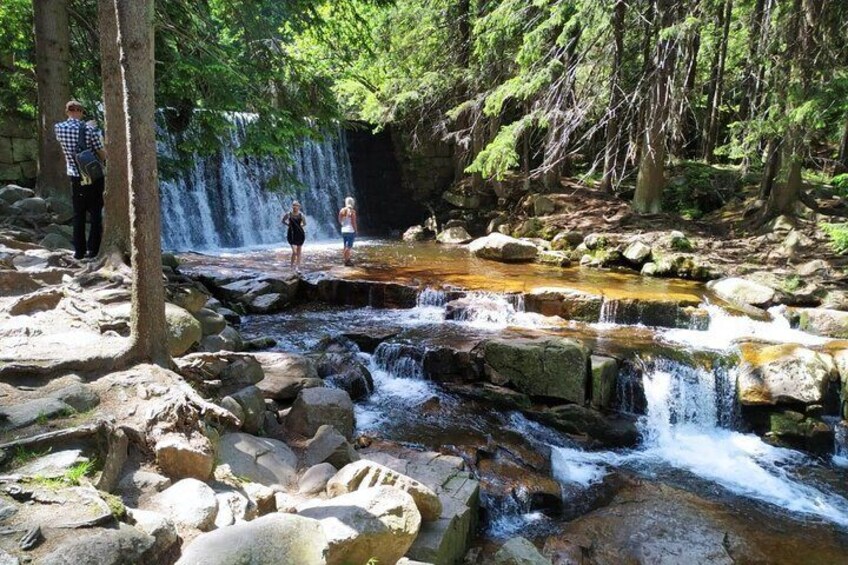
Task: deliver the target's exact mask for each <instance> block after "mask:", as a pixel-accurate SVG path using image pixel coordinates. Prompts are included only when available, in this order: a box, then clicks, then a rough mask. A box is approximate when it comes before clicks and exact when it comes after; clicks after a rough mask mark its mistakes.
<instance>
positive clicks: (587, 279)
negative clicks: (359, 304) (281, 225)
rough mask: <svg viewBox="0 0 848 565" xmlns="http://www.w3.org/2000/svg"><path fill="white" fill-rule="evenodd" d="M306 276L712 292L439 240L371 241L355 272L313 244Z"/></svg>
mask: <svg viewBox="0 0 848 565" xmlns="http://www.w3.org/2000/svg"><path fill="white" fill-rule="evenodd" d="M289 258H290V251H289V249H288V247H277V246H267V247H264V248H260V249H252V250H239V249H235V250H230V251H226V250H224V251H219V252H216V253H214V254H209V255H200V254H186V255H182V256H181V259H183V260H184V262H185V263H186V265H187V266H188V267H189V268H191V267H197V266H207V267H208V266H214V267H216V270H222V271H231V270H245V271H253V272H261V273H265V274H269V275H282V274H289V273H291V268H290V267H289ZM301 270H302V271H303V273H304V275H305V276H306V277H307V278H309V277H310V276H312V277H317V276H332V277H338V278H349V279H363V280H371V281H391V282H399V283H405V284H412V285H416V286H420V287H427V286H431V287H444V286H456V287H460V288H464V289H469V290H481V291H493V292H529V291H530V290H533V289H534V288H542V287H552V286H553V287H556V286H560V287H562V286H564V287H568V288H572V289H575V290H581V291H585V292H591V293H594V294H600V295H604V296H606V297H608V298H613V299H616V298H645V299H653V300H674V301H687V302H695V303H698V302H700V301H701V299H702V298H703V296H705V294H707V291H706V288H705V287H704V285H703V284H701V283H696V282H688V281H681V280H676V279H660V278H648V277H641V276H639V275H636V274H633V273H630V272H612V271H598V270H597V269H586V268H581V267H571V268H567V269H562V268H559V267H551V266H546V265H541V264H538V263H526V264H507V263H498V262H495V261H485V260H482V259H477V258H475V257H473V256H472V255H471V254H470V253H469V252H468V250H467V248H466V247H465V246H460V245H439V244H436V243H433V242H420V243H404V242H398V241H385V240H363V241H360V242H357V244H356V247H355V250H354V266H353V267H344V266H342V265H341V244H340V242H320V243H309V242H307V243H306V245H305V246H304V248H303V264H302V266H301Z"/></svg>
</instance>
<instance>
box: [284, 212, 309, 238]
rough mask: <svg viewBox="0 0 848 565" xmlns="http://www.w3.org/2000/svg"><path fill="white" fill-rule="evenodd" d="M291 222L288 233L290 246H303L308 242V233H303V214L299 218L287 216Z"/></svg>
mask: <svg viewBox="0 0 848 565" xmlns="http://www.w3.org/2000/svg"><path fill="white" fill-rule="evenodd" d="M286 215H287V216H288V220H289V230H288V232H287V233H286V240H287V241H288V242H289V245H303V242H304V241H305V240H306V233H305V232H304V231H303V214H299V215H297V216H295V215H293V214H286Z"/></svg>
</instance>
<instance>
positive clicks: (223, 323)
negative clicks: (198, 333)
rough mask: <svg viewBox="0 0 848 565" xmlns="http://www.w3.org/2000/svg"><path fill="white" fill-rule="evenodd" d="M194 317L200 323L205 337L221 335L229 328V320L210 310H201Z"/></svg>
mask: <svg viewBox="0 0 848 565" xmlns="http://www.w3.org/2000/svg"><path fill="white" fill-rule="evenodd" d="M194 317H195V318H197V321H198V322H200V328H201V330H202V332H203V336H204V337H205V336H207V335H215V334H219V333H221V332H222V331H224V328H226V327H227V320H225V319H224V317H223V316H222V315H221V314H219V313H218V312H215V311H214V310H210V309H209V308H201V309H200V310H198V311H197V312H195V313H194Z"/></svg>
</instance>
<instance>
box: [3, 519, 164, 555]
mask: <svg viewBox="0 0 848 565" xmlns="http://www.w3.org/2000/svg"><path fill="white" fill-rule="evenodd" d="M77 531H78V532H79V533H78V534H77V535H75V536H74V538H73V539H70V540H68V542H67V543H64V544H62V545H61V546H60V547H59V548H57V549H55V550H54V551H52V552H50V553H48V554H47V555H44V556H42V557H41V559H39V560H38V563H39V565H69V564H84V563H97V565H125V564H127V563H150V562H152V561H149V559H151V558H153V557H154V556H153V555H151V554H150V553H149V552H150V551H151V550H152V549H154V547H155V545H156V540H155V538H153V536H150V535H147V534H145V533H143V532H141V531H139V530H138V529H136V528H134V527H132V526H129V525H127V524H123V523H118V525H117V527H115V528H96V529H93V530H89V531H85V530H77ZM0 555H2V554H0ZM9 563H13V564H17V563H18V560H17V559H15V560H14V561H11V562H9ZM4 565H6V564H5V563H4Z"/></svg>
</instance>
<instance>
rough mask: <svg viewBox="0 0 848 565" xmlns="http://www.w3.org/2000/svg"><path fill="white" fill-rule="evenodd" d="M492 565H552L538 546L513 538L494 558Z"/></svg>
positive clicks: (523, 539)
mask: <svg viewBox="0 0 848 565" xmlns="http://www.w3.org/2000/svg"><path fill="white" fill-rule="evenodd" d="M492 565H552V564H551V560H550V559H548V558H547V557H544V556H543V555H542V554H541V553H539V550H538V549H536V546H535V545H533V544H532V543H530V542H529V541H527V539H525V538H522V537H517V538H512V539H510V540H509V541H507V542H506V543H505V544H503V545H502V546H501V548H500V549H499V550H498V552H497V553H495V556H494V557H493V558H492Z"/></svg>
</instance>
